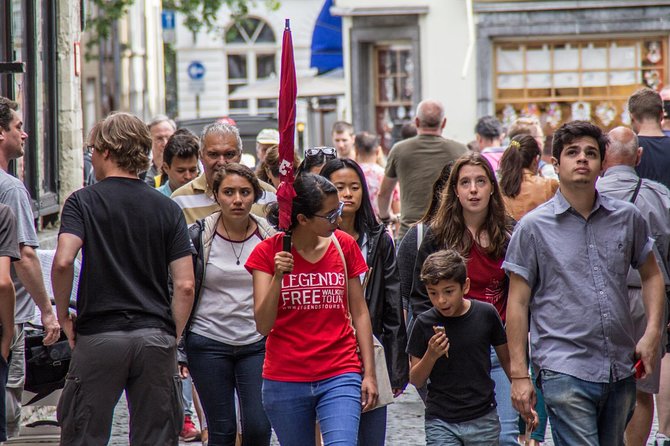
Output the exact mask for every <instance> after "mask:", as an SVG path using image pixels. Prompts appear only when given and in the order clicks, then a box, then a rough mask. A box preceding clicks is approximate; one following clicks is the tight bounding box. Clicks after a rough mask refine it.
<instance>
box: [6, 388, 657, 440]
mask: <svg viewBox="0 0 670 446" xmlns="http://www.w3.org/2000/svg"><path fill="white" fill-rule="evenodd" d="M52 414H53V412H51V413H49V414H48V415H47V414H46V413H45V414H44V415H46V416H45V417H44V418H53V416H52ZM656 428H657V425H656V420H654V426H653V428H652V435H651V437H650V438H651V439H652V440H650V441H649V443H648V445H649V446H653V437H654V435H655V433H656ZM56 431H57V430H56V429H55V428H47V429H45V430H44V433H46V434H47V435H45V436H44V437H42V438H37V437H38V435H33V438H32V440H29V439H27V438H17V439H13V440H11V441H10V442H8V443H6V444H8V445H10V444H11V445H12V446H28V445H35V444H50V445H56V444H58V436H57V433H56ZM35 433H36V432H34V434H35ZM127 444H128V409H127V406H126V402H125V398H122V399H121V401H120V402H119V405H118V406H117V408H116V412H115V416H114V424H113V428H112V439H111V441H110V445H111V446H126V445H127ZM386 444H387V445H388V446H423V445H425V444H426V443H425V441H424V430H423V403H422V402H421V400H420V399H419V396H418V395H417V393H416V391H415V390H414V388H413V387H412V386H409V387H408V390H407V392H406V393H405V394H403V395H402V396H400V397H399V398H398V400H397V401H396V403H395V404H392V405H391V406H389V416H388V430H387V436H386ZM180 445H181V446H187V445H196V446H197V445H199V443H198V442H195V443H181V444H180ZM272 445H273V446H278V445H279V443H278V442H277V439H276V438H275V437H274V436H273V439H272ZM544 445H545V446H553V442H552V441H551V432H550V430H549V429H548V430H547V441H546V442H545V443H544Z"/></svg>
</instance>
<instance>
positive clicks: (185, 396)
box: [181, 375, 193, 417]
mask: <svg viewBox="0 0 670 446" xmlns="http://www.w3.org/2000/svg"><path fill="white" fill-rule="evenodd" d="M181 380H182V384H181V399H182V401H183V402H184V416H188V417H192V416H193V379H191V375H188V376H187V377H186V378H182V379H181Z"/></svg>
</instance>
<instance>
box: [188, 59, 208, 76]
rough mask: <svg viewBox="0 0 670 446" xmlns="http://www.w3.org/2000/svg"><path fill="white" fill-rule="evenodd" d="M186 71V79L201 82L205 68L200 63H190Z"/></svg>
mask: <svg viewBox="0 0 670 446" xmlns="http://www.w3.org/2000/svg"><path fill="white" fill-rule="evenodd" d="M186 71H187V72H188V77H189V78H191V79H192V80H194V81H197V80H201V79H202V78H204V77H205V66H204V65H203V64H202V62H198V61H197V60H194V61H193V62H191V63H190V64H189V65H188V68H187V69H186Z"/></svg>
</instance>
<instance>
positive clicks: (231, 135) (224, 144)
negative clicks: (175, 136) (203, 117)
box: [171, 122, 277, 225]
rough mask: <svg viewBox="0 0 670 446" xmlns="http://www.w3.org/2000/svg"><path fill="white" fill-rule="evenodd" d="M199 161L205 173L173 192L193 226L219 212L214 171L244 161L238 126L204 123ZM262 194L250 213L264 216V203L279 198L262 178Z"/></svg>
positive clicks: (175, 199) (187, 219)
mask: <svg viewBox="0 0 670 446" xmlns="http://www.w3.org/2000/svg"><path fill="white" fill-rule="evenodd" d="M200 160H201V161H202V165H203V170H204V172H203V173H202V174H201V175H200V176H199V177H198V178H196V179H195V180H193V181H191V182H190V183H186V184H185V185H183V186H182V187H180V188H179V189H177V190H176V191H174V193H173V194H172V196H171V197H172V199H173V200H174V201H175V202H177V204H178V205H179V207H181V209H182V211H183V212H184V217H186V223H187V224H189V225H191V224H193V223H195V222H196V221H198V220H200V219H202V218H205V217H207V216H209V215H211V214H212V213H214V212H216V211H218V210H219V209H220V208H219V205H218V204H217V203H216V201H215V200H214V192H213V191H212V185H213V183H214V174H215V173H216V171H217V170H218V169H219V168H220V167H221V166H223V165H225V164H228V163H239V162H240V161H241V160H242V138H240V132H239V130H238V129H237V127H235V126H233V125H230V124H228V123H225V122H214V123H212V124H209V125H207V126H205V128H204V129H203V130H202V134H201V136H200ZM260 185H261V188H262V189H263V195H262V196H261V198H260V199H259V200H258V201H257V202H256V203H254V205H253V206H252V207H251V213H252V214H254V215H256V216H259V217H265V205H266V204H268V203H272V202H273V201H277V195H276V189H275V188H274V187H272V186H271V185H269V184H267V183H265V182H263V181H260Z"/></svg>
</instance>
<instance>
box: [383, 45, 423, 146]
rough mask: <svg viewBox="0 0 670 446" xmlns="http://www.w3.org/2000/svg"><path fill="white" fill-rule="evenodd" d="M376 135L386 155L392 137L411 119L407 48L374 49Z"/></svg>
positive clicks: (411, 74)
mask: <svg viewBox="0 0 670 446" xmlns="http://www.w3.org/2000/svg"><path fill="white" fill-rule="evenodd" d="M374 61H375V87H374V89H375V127H376V128H375V131H376V132H377V134H378V135H379V137H380V142H381V144H382V147H383V149H384V151H385V152H388V151H389V150H390V149H391V144H392V134H393V131H394V129H398V128H399V127H400V126H402V124H404V123H405V122H407V121H409V120H411V119H412V113H413V110H412V99H413V96H414V64H413V61H412V51H411V46H410V45H383V46H382V45H380V46H376V47H375V49H374Z"/></svg>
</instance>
